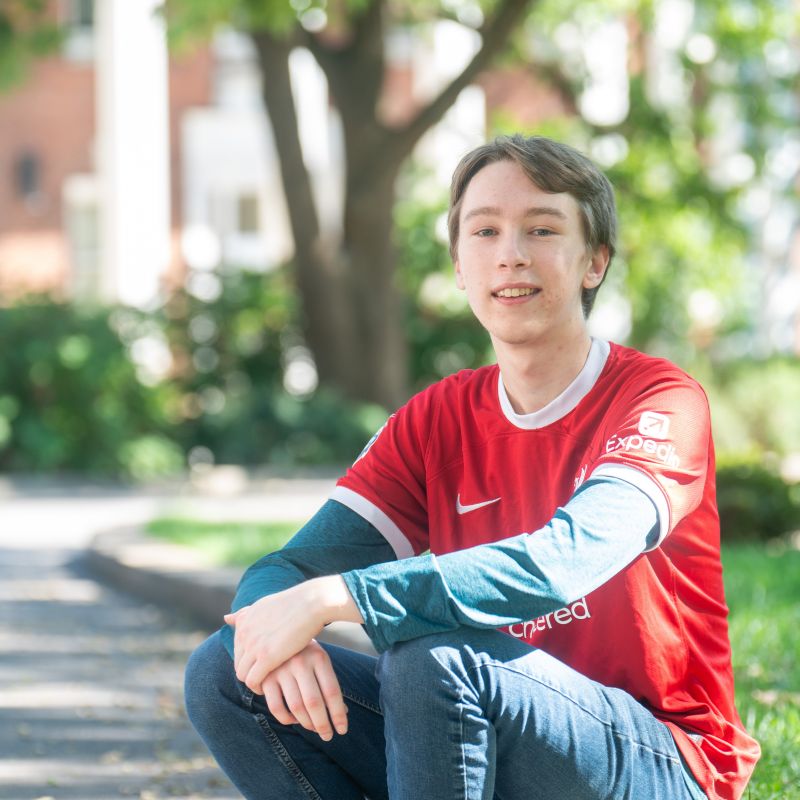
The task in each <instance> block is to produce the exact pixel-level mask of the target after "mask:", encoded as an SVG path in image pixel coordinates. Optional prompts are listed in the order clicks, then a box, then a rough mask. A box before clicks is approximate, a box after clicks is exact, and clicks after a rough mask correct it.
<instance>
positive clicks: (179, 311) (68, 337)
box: [0, 272, 387, 480]
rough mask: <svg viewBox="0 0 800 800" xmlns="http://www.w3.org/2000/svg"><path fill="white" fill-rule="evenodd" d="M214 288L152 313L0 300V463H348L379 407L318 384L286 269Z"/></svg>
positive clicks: (118, 470) (162, 466)
mask: <svg viewBox="0 0 800 800" xmlns="http://www.w3.org/2000/svg"><path fill="white" fill-rule="evenodd" d="M219 281H220V293H219V295H218V297H216V299H214V300H211V301H201V300H198V299H197V298H196V297H194V296H193V295H191V294H190V293H188V292H180V293H177V294H176V295H174V296H173V297H172V298H171V299H170V301H169V303H168V304H167V305H166V306H165V307H164V308H163V309H161V310H160V311H158V312H156V313H154V314H145V313H142V312H139V311H135V310H133V309H130V308H115V309H95V310H90V309H79V308H76V307H73V306H69V305H64V304H59V303H53V302H50V301H48V300H46V299H45V298H32V299H30V300H29V301H27V302H25V303H22V304H21V305H18V306H16V307H12V308H7V309H3V310H2V312H0V341H2V342H3V343H4V346H5V349H4V357H3V359H2V361H0V470H4V471H12V472H74V473H88V474H93V475H104V476H110V477H125V478H132V479H134V480H150V479H153V478H157V477H159V476H164V475H170V474H175V473H177V472H180V471H182V470H183V469H185V468H186V465H187V457H189V461H190V462H191V463H195V461H199V462H217V463H239V464H246V465H259V464H270V465H272V466H275V467H293V466H295V465H298V464H319V463H324V464H330V463H339V464H342V463H350V462H352V460H353V459H354V458H355V457H356V455H357V454H358V453H359V452H360V450H361V449H362V447H363V445H364V443H365V442H366V441H367V440H368V439H369V438H370V437H371V436H372V434H373V433H374V432H375V431H376V430H377V429H378V428H379V427H380V426H381V425H382V424H383V422H384V421H385V419H386V416H387V414H386V411H385V410H384V409H381V408H378V407H375V406H372V405H368V404H353V403H348V402H346V401H345V400H343V399H342V398H341V397H339V396H337V395H336V394H334V393H332V392H330V391H329V390H326V389H317V390H316V391H314V392H310V393H307V394H296V393H295V394H292V393H291V392H289V391H288V390H287V388H286V387H285V386H284V379H285V376H286V370H287V367H288V366H289V365H290V363H291V362H292V360H293V359H295V358H296V357H297V355H298V352H299V354H300V356H303V354H304V353H305V351H304V349H303V348H302V347H301V346H300V344H299V340H298V337H297V334H296V333H294V331H295V327H294V325H295V315H296V313H297V309H296V305H295V304H294V302H293V294H292V293H291V291H290V290H289V287H288V285H287V282H286V275H285V272H277V273H273V274H271V275H268V276H262V275H254V274H249V273H244V272H229V273H226V274H224V275H223V276H221V277H220V278H219Z"/></svg>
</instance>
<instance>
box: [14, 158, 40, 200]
mask: <svg viewBox="0 0 800 800" xmlns="http://www.w3.org/2000/svg"><path fill="white" fill-rule="evenodd" d="M14 189H15V191H16V194H17V197H19V198H20V199H21V200H25V201H31V200H33V201H35V200H36V199H37V198H38V197H39V196H40V194H41V191H42V164H41V161H40V159H39V156H37V155H36V154H35V153H31V152H26V153H22V154H21V155H19V156H17V158H16V160H15V162H14Z"/></svg>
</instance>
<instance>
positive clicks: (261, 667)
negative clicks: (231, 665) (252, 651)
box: [241, 653, 272, 692]
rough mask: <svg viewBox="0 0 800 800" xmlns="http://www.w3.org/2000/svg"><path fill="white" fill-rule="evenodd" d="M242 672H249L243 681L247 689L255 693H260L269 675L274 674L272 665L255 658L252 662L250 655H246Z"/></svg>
mask: <svg viewBox="0 0 800 800" xmlns="http://www.w3.org/2000/svg"><path fill="white" fill-rule="evenodd" d="M248 663H249V667H250V668H249V669H247V666H248ZM241 670H242V672H245V670H246V672H247V674H246V676H245V678H244V680H243V683H244V684H245V685H246V686H247V688H248V689H250V690H252V691H254V692H260V691H261V685H262V684H263V683H264V681H265V680H266V678H267V675H269V673H270V672H272V664H269V663H267V662H265V661H264V659H263V658H253V659H252V661H250V660H249V657H248V655H247V654H246V653H245V656H244V658H243V660H242V667H241Z"/></svg>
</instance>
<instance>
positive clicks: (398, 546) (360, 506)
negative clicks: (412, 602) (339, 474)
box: [330, 486, 414, 560]
mask: <svg viewBox="0 0 800 800" xmlns="http://www.w3.org/2000/svg"><path fill="white" fill-rule="evenodd" d="M330 499H331V500H336V502H337V503H341V504H342V505H343V506H346V507H347V508H349V509H350V510H351V511H355V513H356V514H358V515H359V516H360V517H362V518H363V519H365V520H366V521H367V522H369V523H370V524H371V525H372V526H374V527H375V528H377V530H378V531H379V532H380V534H381V536H383V538H384V539H386V541H387V542H389V544H390V545H391V547H392V550H394V554H395V556H397V558H398V560H399V559H402V558H411V556H413V555H414V548H413V547H412V545H411V542H410V541H409V540H408V537H407V536H406V535H405V534H404V533H403V531H402V530H400V528H399V527H398V526H397V525H396V524H395V523H394V522H393V521H392V520H391V519H390V518H389V517H388V516H387V514H386V513H385V512H384V511H382V510H381V509H380V508H378V507H377V506H376V505H375V504H374V503H372V502H371V501H369V500H367V498H366V497H364V496H363V495H360V494H358V492H354V491H353V490H352V489H348V488H347V487H345V486H337V487H336V488H335V489H334V490H333V492H332V493H331V495H330Z"/></svg>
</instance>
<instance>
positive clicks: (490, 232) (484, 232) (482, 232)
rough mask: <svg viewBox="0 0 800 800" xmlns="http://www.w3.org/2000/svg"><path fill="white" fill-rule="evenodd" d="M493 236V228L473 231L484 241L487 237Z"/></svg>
mask: <svg viewBox="0 0 800 800" xmlns="http://www.w3.org/2000/svg"><path fill="white" fill-rule="evenodd" d="M494 234H495V231H494V228H481V229H480V230H477V231H475V235H476V236H478V237H480V238H481V239H485V238H486V237H488V236H494Z"/></svg>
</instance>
